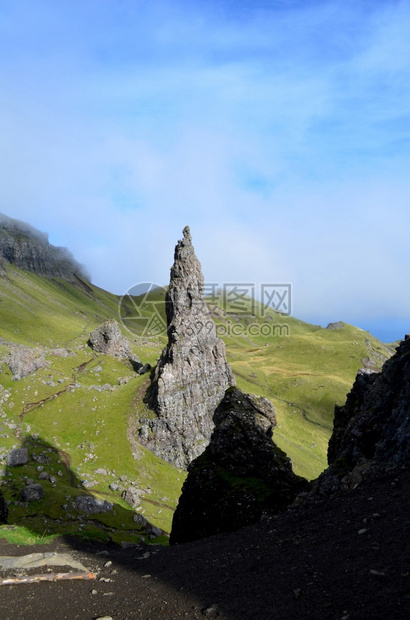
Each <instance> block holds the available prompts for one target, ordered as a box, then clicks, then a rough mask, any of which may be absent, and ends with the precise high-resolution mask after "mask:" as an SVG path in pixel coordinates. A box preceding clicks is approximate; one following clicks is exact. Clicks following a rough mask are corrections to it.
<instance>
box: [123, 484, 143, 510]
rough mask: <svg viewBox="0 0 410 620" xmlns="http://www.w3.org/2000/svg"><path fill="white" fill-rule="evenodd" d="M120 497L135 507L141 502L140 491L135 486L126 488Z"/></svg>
mask: <svg viewBox="0 0 410 620" xmlns="http://www.w3.org/2000/svg"><path fill="white" fill-rule="evenodd" d="M121 497H122V498H123V500H124V501H126V502H127V504H129V505H130V506H131V508H136V507H137V506H139V505H140V504H141V498H140V492H139V490H138V489H136V488H135V487H128V489H126V490H125V491H124V492H123V494H122V496H121Z"/></svg>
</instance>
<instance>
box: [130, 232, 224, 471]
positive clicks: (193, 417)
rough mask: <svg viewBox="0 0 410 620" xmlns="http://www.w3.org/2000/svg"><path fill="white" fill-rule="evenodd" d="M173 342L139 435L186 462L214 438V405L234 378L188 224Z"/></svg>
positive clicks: (181, 246)
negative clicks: (207, 300)
mask: <svg viewBox="0 0 410 620" xmlns="http://www.w3.org/2000/svg"><path fill="white" fill-rule="evenodd" d="M165 303H166V315H167V332H168V344H167V346H166V347H165V348H164V350H163V352H162V355H161V357H160V359H159V361H158V364H157V367H156V370H155V373H154V375H153V376H152V380H151V387H150V394H149V402H150V406H151V408H152V409H153V410H154V411H155V417H154V418H151V419H149V418H143V419H141V420H140V424H141V426H140V428H139V440H140V442H141V443H142V444H143V445H146V446H147V447H148V448H149V449H150V450H152V452H154V453H155V454H157V455H158V456H160V457H161V458H163V459H164V460H166V461H168V462H169V463H171V464H173V465H176V466H177V467H181V468H186V467H187V466H188V465H189V463H190V462H191V461H192V460H193V459H194V458H196V457H197V456H199V455H200V454H201V453H202V452H203V451H204V449H205V448H206V446H207V445H208V443H209V439H210V437H211V434H212V430H213V428H214V423H213V420H212V417H213V413H214V410H215V408H216V407H217V406H218V405H219V403H220V402H221V400H222V398H223V396H224V394H225V390H226V389H227V388H228V387H229V386H232V385H234V384H235V379H234V376H233V374H232V370H231V368H230V366H229V364H228V363H227V361H226V356H225V344H224V343H223V342H222V340H220V339H219V338H218V336H217V334H216V327H215V323H214V321H213V319H212V317H211V315H210V312H209V310H208V308H207V305H206V303H205V301H204V278H203V275H202V270H201V264H200V262H199V260H198V259H197V257H196V255H195V250H194V247H193V245H192V238H191V233H190V230H189V227H188V226H186V227H185V228H184V230H183V239H182V240H180V241H178V243H177V245H176V247H175V255H174V264H173V266H172V268H171V277H170V283H169V288H168V292H167V295H166V298H165Z"/></svg>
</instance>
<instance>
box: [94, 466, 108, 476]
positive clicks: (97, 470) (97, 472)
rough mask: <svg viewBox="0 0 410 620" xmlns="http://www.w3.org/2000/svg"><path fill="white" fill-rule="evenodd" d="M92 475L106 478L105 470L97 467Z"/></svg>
mask: <svg viewBox="0 0 410 620" xmlns="http://www.w3.org/2000/svg"><path fill="white" fill-rule="evenodd" d="M94 473H95V474H98V475H100V476H106V475H107V472H106V470H105V469H103V468H102V467H99V468H98V469H96V470H95V471H94Z"/></svg>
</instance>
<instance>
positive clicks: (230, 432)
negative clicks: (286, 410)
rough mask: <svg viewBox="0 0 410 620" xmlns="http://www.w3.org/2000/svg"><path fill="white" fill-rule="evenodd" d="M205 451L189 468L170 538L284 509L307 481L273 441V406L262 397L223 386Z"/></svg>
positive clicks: (184, 538) (199, 534) (223, 528)
mask: <svg viewBox="0 0 410 620" xmlns="http://www.w3.org/2000/svg"><path fill="white" fill-rule="evenodd" d="M214 421H215V430H214V432H213V434H212V437H211V441H210V443H209V445H208V447H207V448H206V450H205V452H204V453H203V454H201V456H199V457H198V458H197V459H195V461H194V462H193V463H191V465H190V466H189V468H188V472H189V473H188V478H187V479H186V481H185V483H184V486H183V489H182V495H181V497H180V500H179V504H178V507H177V509H176V511H175V514H174V519H173V523H172V532H171V538H170V542H171V543H172V544H175V543H183V542H188V541H190V540H196V539H199V538H204V537H207V536H211V535H213V534H217V533H219V532H229V531H233V530H236V529H238V528H240V527H243V526H245V525H250V524H252V523H255V522H256V521H259V519H260V517H261V515H262V513H263V512H265V511H268V512H270V513H272V514H275V513H277V512H280V511H282V510H284V509H285V508H286V507H287V506H289V505H290V504H291V503H292V502H293V501H294V499H295V497H296V495H297V494H298V493H300V492H302V491H306V490H308V488H309V483H308V482H307V481H306V480H304V479H303V478H300V477H299V476H296V475H295V474H294V473H293V471H292V465H291V462H290V459H289V458H288V457H287V456H286V454H285V453H284V452H283V451H282V450H281V449H280V448H278V446H276V445H275V443H274V442H273V441H272V431H273V428H274V426H275V425H276V417H275V411H274V408H273V405H272V403H271V402H270V401H268V400H267V399H266V398H263V397H256V396H253V395H250V394H244V393H243V392H241V391H240V390H238V389H236V388H230V389H228V390H227V392H226V394H225V397H224V399H223V400H222V402H221V403H220V405H219V406H218V407H217V409H216V411H215V415H214Z"/></svg>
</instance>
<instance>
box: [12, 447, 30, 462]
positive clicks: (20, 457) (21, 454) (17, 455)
mask: <svg viewBox="0 0 410 620" xmlns="http://www.w3.org/2000/svg"><path fill="white" fill-rule="evenodd" d="M27 462H28V451H27V448H15V449H14V450H10V452H9V453H8V455H7V465H8V466H9V467H17V466H19V465H26V464H27Z"/></svg>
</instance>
